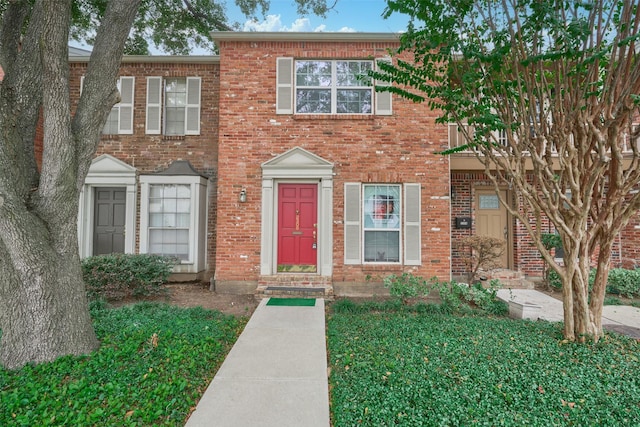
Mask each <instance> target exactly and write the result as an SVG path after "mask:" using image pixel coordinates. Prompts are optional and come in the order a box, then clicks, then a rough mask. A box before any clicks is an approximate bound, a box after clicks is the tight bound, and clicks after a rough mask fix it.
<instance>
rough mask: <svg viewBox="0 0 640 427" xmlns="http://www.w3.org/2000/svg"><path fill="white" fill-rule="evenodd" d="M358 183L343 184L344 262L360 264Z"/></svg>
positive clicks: (360, 233)
mask: <svg viewBox="0 0 640 427" xmlns="http://www.w3.org/2000/svg"><path fill="white" fill-rule="evenodd" d="M361 205H362V204H361V203H360V184H359V183H350V182H348V183H345V184H344V263H345V265H346V264H360V263H361V256H360V251H361V248H362V244H361V242H360V239H361V236H362V232H361V227H360V219H361V217H362V215H361V214H360V209H361Z"/></svg>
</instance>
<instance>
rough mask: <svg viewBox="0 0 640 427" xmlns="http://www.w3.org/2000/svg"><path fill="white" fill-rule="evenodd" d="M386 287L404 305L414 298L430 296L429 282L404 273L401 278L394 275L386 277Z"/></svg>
mask: <svg viewBox="0 0 640 427" xmlns="http://www.w3.org/2000/svg"><path fill="white" fill-rule="evenodd" d="M384 287H385V288H388V289H389V293H390V294H391V296H392V297H395V298H398V299H400V300H402V302H403V303H404V304H408V302H409V300H411V299H412V298H418V297H423V296H426V295H428V294H429V287H428V286H427V281H426V280H424V279H423V278H422V277H419V276H414V275H413V274H411V273H402V274H401V275H400V276H398V275H395V274H392V275H390V276H387V277H385V278H384Z"/></svg>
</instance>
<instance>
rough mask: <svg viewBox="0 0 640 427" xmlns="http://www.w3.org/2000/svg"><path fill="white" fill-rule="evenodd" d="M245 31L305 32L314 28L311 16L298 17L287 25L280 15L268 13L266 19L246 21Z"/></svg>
mask: <svg viewBox="0 0 640 427" xmlns="http://www.w3.org/2000/svg"><path fill="white" fill-rule="evenodd" d="M243 31H283V32H303V31H312V29H311V21H309V18H298V19H296V20H295V21H293V23H292V24H291V26H286V25H284V24H283V23H282V20H281V17H280V15H267V17H266V18H265V19H264V21H257V20H250V21H247V22H245V23H244V26H243ZM314 31H315V30H314Z"/></svg>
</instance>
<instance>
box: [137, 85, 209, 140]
mask: <svg viewBox="0 0 640 427" xmlns="http://www.w3.org/2000/svg"><path fill="white" fill-rule="evenodd" d="M167 79H185V82H186V103H185V106H184V116H185V117H184V131H183V132H182V133H178V134H171V135H167V133H166V116H167V114H166V96H165V94H166V81H167ZM201 97H202V79H201V78H200V77H187V76H171V77H160V76H149V77H147V98H146V116H145V117H146V120H145V133H146V134H147V135H160V134H162V135H166V136H185V135H200V114H201V112H200V110H201Z"/></svg>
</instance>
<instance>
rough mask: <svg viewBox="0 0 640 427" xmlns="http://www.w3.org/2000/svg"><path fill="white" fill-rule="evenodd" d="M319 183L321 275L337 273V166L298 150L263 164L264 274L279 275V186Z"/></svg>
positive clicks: (261, 260) (262, 242) (319, 254)
mask: <svg viewBox="0 0 640 427" xmlns="http://www.w3.org/2000/svg"><path fill="white" fill-rule="evenodd" d="M281 182H296V183H318V272H317V274H318V275H319V276H328V277H330V276H331V275H332V274H333V163H330V162H328V161H326V160H324V159H323V158H321V157H319V156H316V155H315V154H313V153H310V152H309V151H307V150H305V149H303V148H300V147H295V148H293V149H291V150H289V151H287V152H285V153H283V154H280V155H279V156H276V157H274V158H273V159H271V160H269V161H267V162H265V163H263V164H262V233H261V244H260V248H261V251H260V274H261V275H263V276H271V275H274V274H276V272H277V265H276V264H277V236H276V234H277V221H278V218H277V206H278V203H277V196H278V192H277V185H278V183H281Z"/></svg>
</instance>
